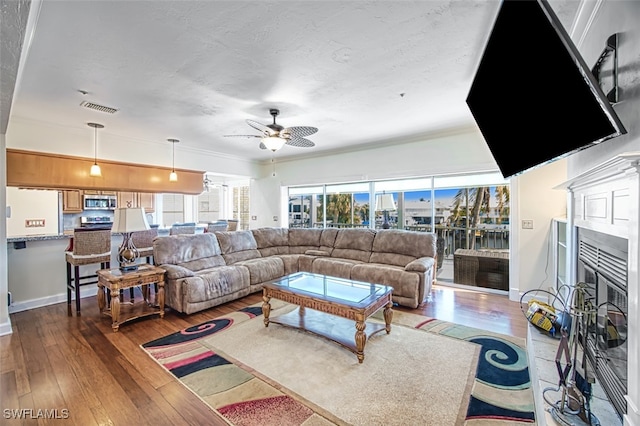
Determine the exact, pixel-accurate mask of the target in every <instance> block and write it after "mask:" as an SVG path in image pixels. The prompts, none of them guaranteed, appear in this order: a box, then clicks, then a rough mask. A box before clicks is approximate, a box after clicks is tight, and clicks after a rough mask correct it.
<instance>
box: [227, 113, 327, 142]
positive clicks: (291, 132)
mask: <svg viewBox="0 0 640 426" xmlns="http://www.w3.org/2000/svg"><path fill="white" fill-rule="evenodd" d="M269 113H270V114H271V116H272V117H273V124H261V123H258V122H256V121H253V120H246V121H247V124H248V125H249V126H251V127H253V128H254V129H256V130H258V131H259V132H261V133H262V134H261V135H225V137H240V138H260V139H261V141H260V149H270V150H271V151H273V152H275V151H277V150H279V149H280V148H282V147H283V146H284V145H290V146H297V147H300V148H311V147H312V146H315V143H313V142H311V141H310V140H309V139H305V137H306V136H310V135H313V134H314V133H316V132H317V131H318V129H317V128H315V127H309V126H294V127H282V126H281V125H279V124H277V123H276V117H277V116H278V114H280V110H278V109H275V108H272V109H270V110H269Z"/></svg>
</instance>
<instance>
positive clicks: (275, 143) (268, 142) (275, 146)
mask: <svg viewBox="0 0 640 426" xmlns="http://www.w3.org/2000/svg"><path fill="white" fill-rule="evenodd" d="M285 142H286V140H284V139H282V138H279V137H277V136H270V137H268V138H262V143H263V144H264V146H266V147H267V149H270V150H271V151H277V150H279V149H280V148H282V147H283V146H284V144H285Z"/></svg>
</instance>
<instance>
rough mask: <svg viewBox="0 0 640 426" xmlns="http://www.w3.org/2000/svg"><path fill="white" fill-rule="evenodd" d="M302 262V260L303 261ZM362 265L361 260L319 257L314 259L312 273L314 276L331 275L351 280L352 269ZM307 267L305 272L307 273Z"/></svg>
mask: <svg viewBox="0 0 640 426" xmlns="http://www.w3.org/2000/svg"><path fill="white" fill-rule="evenodd" d="M301 260H302V259H301ZM359 263H362V262H361V261H359V260H353V259H341V258H335V257H317V258H315V259H313V263H312V264H311V271H310V272H313V273H314V274H321V275H330V276H332V277H338V278H347V279H349V278H351V268H353V266H354V265H357V264H359ZM306 269H307V268H306V267H305V268H304V270H305V271H306Z"/></svg>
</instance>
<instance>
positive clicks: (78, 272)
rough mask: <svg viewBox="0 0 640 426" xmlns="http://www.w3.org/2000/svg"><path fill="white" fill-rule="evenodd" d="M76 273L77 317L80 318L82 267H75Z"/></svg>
mask: <svg viewBox="0 0 640 426" xmlns="http://www.w3.org/2000/svg"><path fill="white" fill-rule="evenodd" d="M73 269H74V273H75V279H74V285H75V290H76V315H77V316H80V267H79V266H78V265H75V266H74V267H73Z"/></svg>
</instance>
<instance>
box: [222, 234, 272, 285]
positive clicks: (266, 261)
mask: <svg viewBox="0 0 640 426" xmlns="http://www.w3.org/2000/svg"><path fill="white" fill-rule="evenodd" d="M236 232H237V231H236ZM234 266H243V267H245V268H247V269H248V270H249V283H250V284H251V285H256V284H261V283H263V282H265V281H271V280H275V279H276V278H280V277H283V276H284V262H283V260H282V259H281V258H280V257H279V256H269V257H260V258H256V259H248V260H243V261H240V262H236V263H234Z"/></svg>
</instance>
